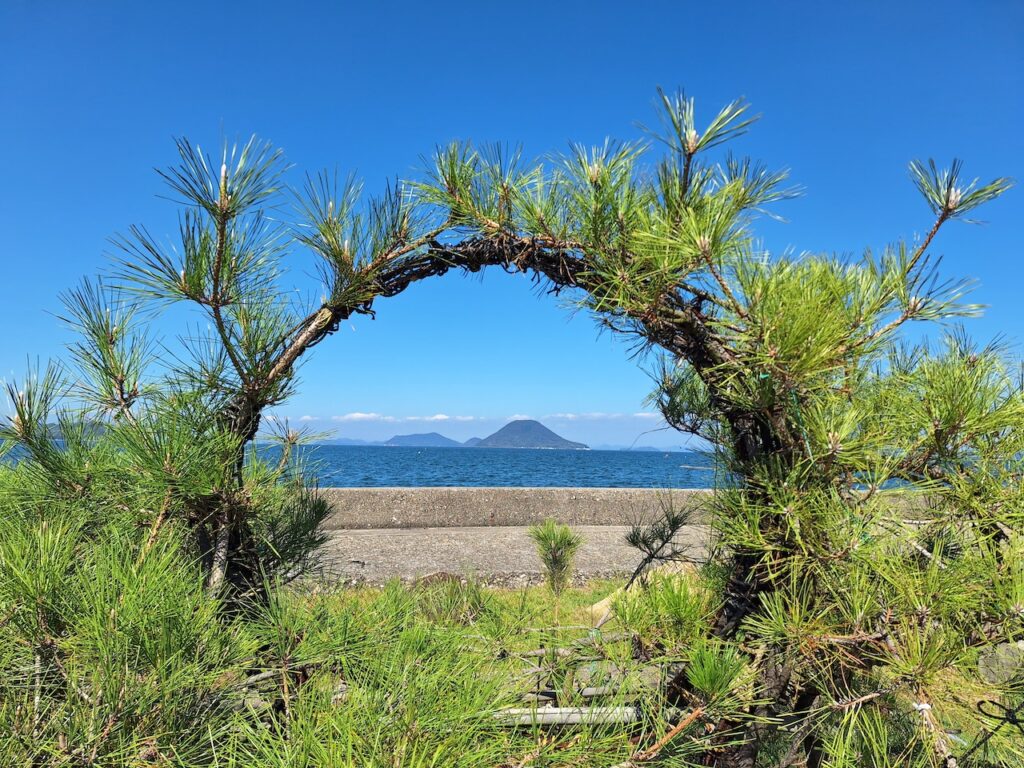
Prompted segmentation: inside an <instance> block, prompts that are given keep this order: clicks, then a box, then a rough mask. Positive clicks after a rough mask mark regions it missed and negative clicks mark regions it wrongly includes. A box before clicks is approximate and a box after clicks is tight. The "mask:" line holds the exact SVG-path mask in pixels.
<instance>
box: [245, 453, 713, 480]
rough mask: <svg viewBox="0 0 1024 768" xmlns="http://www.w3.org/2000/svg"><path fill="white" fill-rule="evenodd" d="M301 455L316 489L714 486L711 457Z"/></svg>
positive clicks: (611, 455) (657, 454)
mask: <svg viewBox="0 0 1024 768" xmlns="http://www.w3.org/2000/svg"><path fill="white" fill-rule="evenodd" d="M264 450H267V451H268V452H272V451H274V450H275V449H273V448H265V449H264ZM302 457H303V459H304V460H305V461H306V462H307V466H308V469H310V470H311V474H312V475H314V476H315V477H316V478H317V481H318V483H319V485H320V486H321V487H330V486H337V487H356V488H359V487H414V486H510V487H528V488H543V487H562V488H565V487H569V488H572V487H578V488H710V487H712V485H713V484H714V480H715V472H714V470H713V468H712V461H711V458H710V457H709V456H707V455H705V454H702V453H694V452H677V453H668V452H665V453H663V452H661V451H563V450H530V449H516V448H398V447H390V446H346V445H314V446H306V447H304V448H302Z"/></svg>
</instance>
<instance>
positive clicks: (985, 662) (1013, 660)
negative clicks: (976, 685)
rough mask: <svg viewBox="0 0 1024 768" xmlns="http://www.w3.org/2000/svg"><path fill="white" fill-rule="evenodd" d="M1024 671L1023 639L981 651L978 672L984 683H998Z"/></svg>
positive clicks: (1004, 681)
mask: <svg viewBox="0 0 1024 768" xmlns="http://www.w3.org/2000/svg"><path fill="white" fill-rule="evenodd" d="M1022 672H1024V640H1018V641H1017V642H1016V643H1000V644H999V645H995V646H993V647H992V648H988V649H986V650H984V651H982V653H981V655H980V656H979V657H978V673H979V674H980V675H981V678H982V679H983V680H984V681H985V682H986V683H992V684H993V685H1000V684H1002V683H1006V682H1008V681H1009V680H1011V679H1012V678H1013V677H1015V676H1016V675H1019V674H1021V673H1022Z"/></svg>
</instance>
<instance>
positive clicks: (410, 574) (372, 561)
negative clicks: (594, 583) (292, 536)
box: [322, 525, 708, 586]
mask: <svg viewBox="0 0 1024 768" xmlns="http://www.w3.org/2000/svg"><path fill="white" fill-rule="evenodd" d="M627 530H628V526H620V525H602V526H593V525H584V526H577V527H576V531H577V532H579V533H580V534H582V536H583V545H582V546H581V547H580V551H579V553H578V554H577V557H576V578H577V580H578V581H585V580H587V579H593V578H600V577H611V576H621V575H624V574H628V573H631V572H632V571H633V569H634V568H635V567H636V565H637V563H638V562H639V561H640V555H639V554H638V553H637V551H636V550H635V549H633V548H632V547H630V546H629V545H627V544H626V542H625V536H626V531H627ZM526 531H527V529H526V528H525V527H521V526H473V527H460V528H455V527H444V528H404V529H396V528H385V529H376V530H366V529H362V530H345V531H340V530H333V531H329V532H328V536H329V539H328V541H327V543H326V544H325V545H324V547H323V550H322V556H323V578H324V579H325V580H326V581H329V582H330V581H343V582H345V583H367V584H383V583H385V582H387V581H388V580H390V579H395V578H398V579H402V580H405V581H412V580H415V579H417V578H421V577H423V576H429V575H431V574H436V573H450V574H454V575H457V576H462V575H473V576H475V577H477V578H479V579H480V580H481V581H484V582H488V583H492V584H499V585H504V586H523V585H526V584H532V583H538V582H540V581H542V580H543V575H542V568H541V564H540V560H538V559H537V554H536V552H535V550H534V545H533V542H532V541H531V540H530V538H529V536H527V533H526ZM707 539H708V529H707V526H703V525H692V526H687V527H686V528H684V529H683V530H682V531H681V532H680V534H679V536H678V537H677V539H676V543H677V545H679V546H680V547H682V548H684V549H685V554H686V556H688V557H692V558H696V559H703V558H704V557H705V556H706V545H707Z"/></svg>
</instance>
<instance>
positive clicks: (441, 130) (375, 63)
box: [0, 0, 1024, 445]
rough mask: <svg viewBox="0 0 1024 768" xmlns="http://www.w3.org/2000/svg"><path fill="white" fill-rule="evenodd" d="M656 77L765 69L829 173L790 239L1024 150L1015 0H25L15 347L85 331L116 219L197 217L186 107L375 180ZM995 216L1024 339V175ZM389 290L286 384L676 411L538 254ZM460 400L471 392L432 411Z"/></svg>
mask: <svg viewBox="0 0 1024 768" xmlns="http://www.w3.org/2000/svg"><path fill="white" fill-rule="evenodd" d="M657 85H663V86H665V87H668V88H674V87H676V86H683V87H685V88H686V89H687V91H688V92H689V93H690V94H692V95H693V96H695V97H696V99H697V102H698V108H699V109H700V108H701V107H702V108H703V109H701V112H702V114H703V115H704V116H705V118H706V117H708V116H709V115H710V113H711V112H713V111H714V110H716V109H717V108H718V107H720V106H721V105H722V104H724V103H725V102H727V101H729V100H731V99H733V98H735V97H737V96H741V95H742V96H746V97H747V98H748V99H749V100H750V101H751V102H752V103H753V105H754V108H755V109H756V110H757V111H760V112H762V113H763V114H764V118H763V120H762V121H761V122H760V124H759V125H758V126H756V128H755V130H754V131H753V132H752V133H751V134H750V135H748V136H747V137H744V138H742V139H741V140H740V141H739V143H737V144H736V145H735V146H734V149H735V150H736V151H738V152H742V153H746V154H750V155H752V156H754V157H757V158H759V159H762V160H764V161H766V162H768V163H769V164H772V165H776V166H788V167H789V168H790V169H791V170H792V175H793V178H794V180H795V181H797V182H799V183H800V184H802V185H803V186H804V187H805V188H806V196H805V197H804V198H803V199H801V200H798V201H795V202H792V203H788V204H786V206H785V208H784V209H782V210H781V211H780V212H781V213H783V214H784V215H785V216H786V217H787V218H788V219H789V223H787V224H775V223H768V224H766V225H765V226H764V228H763V234H764V236H765V238H766V241H767V243H768V244H769V246H770V247H772V248H773V249H776V250H778V249H781V248H784V247H786V246H789V245H791V246H793V247H794V248H796V249H797V250H815V251H822V250H824V251H835V252H848V253H857V252H860V250H861V249H862V248H863V247H865V246H873V247H876V248H878V247H881V246H883V245H884V244H885V243H886V242H889V241H891V240H893V239H895V238H896V237H899V236H908V237H909V236H913V234H914V233H915V232H920V231H921V230H922V229H926V228H927V226H928V225H929V223H930V221H929V215H928V212H927V210H926V209H925V207H924V205H923V203H922V202H921V201H920V200H919V199H918V198H917V196H916V193H914V191H913V190H912V188H911V185H910V183H909V181H908V180H907V175H906V164H907V162H908V161H909V160H911V159H913V158H915V157H928V156H934V157H936V158H937V159H939V160H940V161H942V162H943V163H946V162H948V160H949V159H950V158H951V157H954V156H958V157H962V158H964V159H965V160H966V163H967V171H968V173H970V174H972V175H978V176H981V177H983V178H988V177H992V176H996V175H1011V176H1014V177H1016V178H1017V179H1024V150H1022V141H1024V140H1022V138H1021V137H1022V131H1021V126H1022V124H1024V96H1022V94H1024V3H1021V2H1018V1H1016V0H1012V1H1006V2H973V3H963V2H958V3H952V2H935V1H934V0H933V1H930V2H899V3H893V2H860V3H820V2H802V3H798V2H777V3H767V2H732V3H707V2H704V3H690V2H673V3H623V2H615V3H610V2H600V1H597V0H590V1H589V2H550V1H549V2H531V1H527V0H521V1H520V2H516V3H491V2H480V1H479V0H478V1H477V2H465V3H455V2H447V3H446V2H436V3H425V2H415V3H413V2H405V3H403V2H399V3H349V2H345V3H343V2H333V3H328V2H319V3H316V2H288V3H274V4H271V3H261V2H223V3H200V2H183V1H178V2H144V3H140V2H131V3H129V2H84V1H83V2H70V1H68V2H40V1H39V0H31V1H30V0H5V2H3V3H2V7H0V115H2V119H0V146H2V152H0V179H2V187H0V232H2V233H3V234H2V238H0V248H2V258H3V265H4V279H3V281H2V282H0V327H3V328H5V329H6V330H7V332H6V333H5V334H3V335H2V336H0V373H2V374H3V375H4V376H7V375H9V374H11V373H13V374H16V375H18V374H20V373H21V372H23V371H24V369H25V362H26V359H27V358H28V357H29V356H32V357H36V356H39V357H42V358H46V357H49V356H55V355H58V354H59V353H60V350H61V345H62V344H63V343H65V342H66V341H67V340H68V339H69V338H70V334H69V332H68V331H67V330H66V329H64V328H62V327H61V324H60V323H59V321H58V320H57V319H56V318H55V317H54V316H53V314H52V313H53V312H55V311H56V310H57V308H58V303H57V299H56V296H57V293H58V292H59V291H61V290H63V289H65V288H67V287H69V286H71V285H73V284H74V283H75V282H76V281H77V280H78V278H79V276H81V275H85V274H92V273H96V272H97V271H99V270H101V269H102V268H103V267H104V265H105V262H106V257H105V253H106V252H107V251H108V250H109V248H108V245H107V242H106V240H107V238H108V237H109V236H110V235H112V234H114V233H117V232H121V231H124V230H125V229H126V228H127V227H128V226H129V225H131V224H133V223H145V224H146V225H147V226H148V227H149V228H150V229H151V230H152V231H154V232H156V233H160V234H164V233H167V234H170V233H172V232H173V231H174V229H175V226H176V223H175V222H176V218H175V217H176V211H175V209H174V207H173V206H172V205H171V204H170V203H167V202H166V201H163V200H160V199H158V198H157V196H156V195H157V194H159V193H161V191H162V190H161V186H160V183H159V181H158V179H157V178H156V175H155V174H154V173H153V172H152V168H154V167H156V166H166V165H168V164H170V163H172V162H173V161H174V151H173V146H172V142H171V139H172V137H174V136H181V135H184V136H188V137H190V138H191V139H192V140H193V141H197V142H199V143H200V144H204V145H208V146H210V147H211V148H215V147H216V145H217V144H218V143H219V142H220V141H221V139H222V137H224V136H227V137H228V138H232V139H233V138H236V137H242V138H244V137H246V136H247V135H248V134H250V133H258V134H259V135H260V136H262V137H265V138H267V139H270V140H272V141H273V142H275V143H276V144H278V145H280V146H281V147H283V148H284V149H285V150H286V152H287V154H288V157H289V159H290V160H291V161H292V162H294V163H296V165H297V172H296V176H295V179H296V180H298V179H300V178H301V176H300V175H299V174H300V173H301V172H304V171H307V170H309V171H315V170H317V169H319V168H322V167H329V168H334V167H338V168H341V169H344V170H349V169H352V170H355V171H357V172H358V173H359V174H360V175H361V176H362V177H363V178H364V179H366V181H367V186H368V188H369V189H375V188H377V187H378V186H379V185H380V184H381V182H382V181H383V180H384V179H385V178H387V177H394V176H395V175H399V176H409V175H411V174H413V173H414V172H415V169H416V167H417V164H418V158H419V156H420V155H421V154H422V153H425V152H429V151H430V150H431V149H432V148H433V147H434V145H435V144H438V143H442V142H446V141H448V140H450V139H452V138H468V139H473V140H474V141H478V142H487V141H501V142H512V143H521V144H522V145H523V147H524V150H525V152H526V153H527V154H528V155H541V154H545V153H548V152H550V151H559V150H562V149H564V148H565V147H566V145H567V143H568V142H570V141H581V142H586V143H596V142H600V141H602V140H603V139H604V138H605V137H606V136H613V137H618V138H625V139H632V138H636V137H638V136H639V132H638V129H637V128H636V121H649V120H650V119H651V118H652V100H653V95H654V88H655V86H657ZM984 218H985V219H987V220H988V221H989V222H990V223H989V224H987V225H986V226H983V227H971V226H968V225H964V224H954V225H952V226H950V227H949V228H948V230H947V231H946V233H945V234H944V235H943V237H942V238H941V240H940V242H939V243H938V246H937V250H938V251H940V252H942V253H944V254H945V255H946V261H945V270H946V273H947V274H949V275H950V276H973V277H975V278H977V279H978V280H979V281H980V287H979V289H978V290H977V292H976V294H975V298H976V300H978V301H981V302H984V303H986V304H989V305H991V306H990V309H989V310H988V311H987V314H986V316H985V318H984V319H981V320H977V321H971V322H970V323H969V325H968V327H969V329H970V330H971V331H972V332H973V333H974V334H975V335H976V336H978V337H981V338H989V337H991V336H993V335H996V334H1000V333H1002V334H1006V335H1007V336H1008V337H1009V338H1010V339H1011V340H1012V341H1013V342H1015V343H1016V344H1017V347H1016V350H1017V353H1018V354H1019V353H1020V349H1021V347H1020V345H1021V344H1022V343H1024V309H1022V303H1024V302H1022V299H1021V296H1020V292H1021V289H1022V286H1024V249H1022V245H1024V235H1022V231H1024V190H1021V189H1016V190H1014V191H1011V193H1010V194H1009V195H1007V196H1006V197H1005V198H1004V199H1003V200H1001V201H997V202H996V203H995V204H993V205H991V206H990V207H988V208H986V209H985V211H984ZM303 273H304V268H300V269H299V270H298V272H297V274H296V275H295V277H296V280H297V281H298V282H300V283H303V284H306V281H307V278H306V277H305V275H304V274H303ZM376 308H377V309H378V319H377V320H375V321H370V320H369V319H367V318H358V319H357V320H355V321H354V322H353V323H351V324H350V325H347V326H346V327H345V328H344V329H343V330H342V331H341V332H339V333H338V334H337V335H336V336H335V337H332V338H331V339H330V340H329V341H328V342H325V343H324V344H323V345H321V346H320V347H319V348H318V349H317V350H316V356H315V359H314V360H313V361H312V362H311V363H310V364H309V365H307V366H306V368H305V369H304V371H303V383H302V386H301V389H300V392H299V394H298V395H297V396H296V397H295V398H294V400H293V401H292V402H291V403H289V404H287V405H286V406H285V407H283V408H282V409H281V413H282V414H284V415H288V416H290V417H291V418H293V419H298V418H300V417H302V416H308V417H314V418H315V420H311V423H313V424H315V425H319V426H332V427H335V428H337V429H338V433H339V434H340V435H344V436H351V437H363V438H374V439H376V438H381V437H383V438H386V437H388V436H390V435H391V434H394V433H396V432H413V431H429V430H433V429H437V430H438V431H441V432H445V433H448V434H450V435H452V436H454V437H460V438H465V437H469V436H470V435H473V434H486V433H488V432H490V431H493V429H495V428H496V427H497V426H500V425H501V424H502V423H503V421H504V420H505V419H506V418H507V417H508V416H511V415H515V414H522V415H529V416H533V417H538V418H544V420H545V422H546V423H548V424H549V426H551V427H553V428H554V429H556V431H559V432H560V433H562V434H564V435H565V436H566V437H569V438H571V439H578V440H583V441H586V442H589V443H628V442H631V441H632V440H633V439H634V438H635V437H636V436H637V435H638V434H639V433H640V432H642V431H643V430H644V429H647V428H650V426H652V425H653V424H654V423H655V422H654V420H653V419H650V418H647V419H645V418H639V417H635V416H634V415H633V414H635V413H637V412H640V411H642V410H643V406H642V401H643V398H644V396H645V395H646V393H647V392H648V390H649V388H650V382H649V379H648V377H647V375H646V374H645V373H644V372H643V371H642V370H641V368H640V367H638V365H637V363H636V362H635V361H632V360H630V359H628V356H627V352H628V349H627V347H626V346H625V345H624V344H623V343H621V342H619V341H616V340H614V339H612V338H610V337H608V336H598V334H597V331H596V327H595V325H594V323H593V322H592V320H591V319H589V318H588V317H586V316H585V315H582V314H581V315H576V316H575V317H574V316H572V315H571V313H569V312H567V311H566V309H565V307H564V306H561V305H560V304H559V302H558V301H557V300H555V299H552V298H550V297H543V296H541V297H539V296H538V295H537V294H536V292H535V291H534V290H532V289H531V287H530V285H529V283H528V281H527V280H525V279H523V278H521V277H520V278H515V277H508V276H505V275H502V274H499V273H492V274H487V275H486V276H485V277H484V278H483V281H482V284H481V283H480V281H479V279H478V278H477V279H469V278H462V277H459V276H454V275H452V276H448V277H446V278H444V279H441V280H434V281H432V282H429V283H427V284H421V285H418V286H416V287H414V288H413V289H411V290H410V291H408V292H407V293H406V294H404V295H402V296H399V297H397V298H394V299H390V300H386V301H381V302H379V303H378V305H377V307H376ZM165 330H166V331H167V332H169V333H170V332H173V331H174V329H173V328H171V327H167V328H166V329H165ZM352 414H357V415H356V416H353V415H352ZM358 414H362V415H364V418H360V417H359V416H358ZM555 414H562V416H558V417H556V416H555ZM437 415H442V416H446V417H448V418H447V419H435V420H433V421H430V420H428V419H427V417H432V416H437ZM346 416H347V419H346V418H345V417H346ZM456 417H460V419H461V420H457V419H456ZM332 419H333V420H332ZM641 442H643V443H650V444H658V445H671V444H678V443H680V442H681V439H680V437H679V436H678V435H675V434H669V433H660V434H656V435H649V436H646V437H644V438H642V439H641Z"/></svg>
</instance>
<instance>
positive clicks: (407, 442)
mask: <svg viewBox="0 0 1024 768" xmlns="http://www.w3.org/2000/svg"><path fill="white" fill-rule="evenodd" d="M324 443H326V444H329V445H344V446H366V447H378V448H379V447H381V446H388V447H399V448H561V449H563V450H576V451H589V450H597V451H631V452H636V451H645V452H646V451H651V452H658V453H671V452H675V451H679V450H681V449H680V448H679V447H678V446H674V447H670V448H669V447H665V448H658V447H654V446H650V445H635V444H634V445H608V444H602V445H596V446H593V447H591V446H588V445H584V444H583V443H574V442H573V441H571V440H566V439H565V438H564V437H562V436H561V435H558V434H555V433H554V432H552V431H551V430H550V429H548V428H547V427H545V426H544V425H543V424H541V423H540V422H539V421H535V420H533V419H518V420H516V421H510V422H509V423H508V424H506V425H505V426H504V427H502V428H501V429H499V430H498V431H497V432H495V433H494V434H492V435H488V436H487V437H484V438H480V437H471V438H469V440H466V441H465V442H461V443H460V442H459V441H458V440H453V439H452V438H450V437H447V436H446V435H442V434H440V433H439V432H425V433H417V434H412V435H395V436H394V437H392V438H391V439H390V440H386V441H383V442H381V441H379V440H357V439H353V438H348V437H335V438H330V439H327V440H324Z"/></svg>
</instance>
